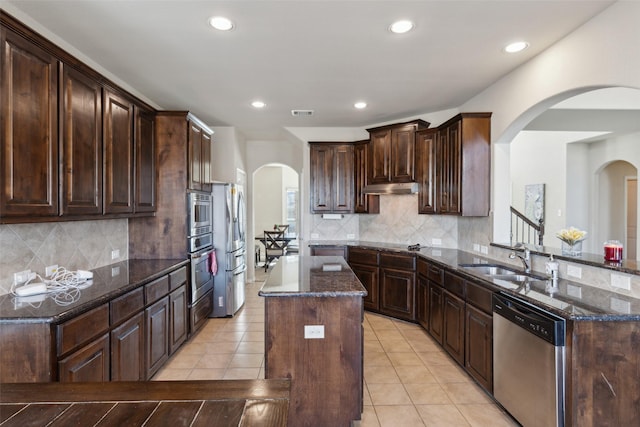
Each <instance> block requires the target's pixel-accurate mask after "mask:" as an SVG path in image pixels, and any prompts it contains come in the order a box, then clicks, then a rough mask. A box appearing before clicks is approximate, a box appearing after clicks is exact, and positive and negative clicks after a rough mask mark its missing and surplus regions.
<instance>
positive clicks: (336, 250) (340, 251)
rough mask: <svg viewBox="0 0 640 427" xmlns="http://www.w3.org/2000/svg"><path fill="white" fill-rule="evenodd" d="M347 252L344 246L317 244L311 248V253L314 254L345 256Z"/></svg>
mask: <svg viewBox="0 0 640 427" xmlns="http://www.w3.org/2000/svg"><path fill="white" fill-rule="evenodd" d="M346 252H347V251H346V248H345V247H344V246H320V247H318V246H316V247H312V248H311V255H313V256H341V257H342V258H344V257H345V255H346Z"/></svg>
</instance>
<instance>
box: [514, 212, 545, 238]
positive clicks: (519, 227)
mask: <svg viewBox="0 0 640 427" xmlns="http://www.w3.org/2000/svg"><path fill="white" fill-rule="evenodd" d="M543 237H544V220H543V219H542V218H540V220H539V221H538V223H537V224H536V223H535V222H534V221H532V220H530V219H529V218H527V217H526V216H525V215H524V214H523V213H522V212H519V211H518V210H517V209H515V208H514V207H513V206H511V244H512V245H513V244H516V243H529V244H533V245H540V246H542V239H543Z"/></svg>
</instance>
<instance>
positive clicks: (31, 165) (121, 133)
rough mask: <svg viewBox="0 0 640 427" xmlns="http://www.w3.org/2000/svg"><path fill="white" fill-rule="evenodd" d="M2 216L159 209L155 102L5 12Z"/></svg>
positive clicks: (0, 219)
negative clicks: (147, 101)
mask: <svg viewBox="0 0 640 427" xmlns="http://www.w3.org/2000/svg"><path fill="white" fill-rule="evenodd" d="M0 24H1V25H0V44H1V47H0V50H1V52H0V53H1V54H2V61H1V62H0V63H1V69H0V82H1V85H2V86H1V88H0V128H1V129H2V138H1V139H0V159H2V160H1V161H2V166H0V171H1V172H0V185H1V186H2V192H1V193H0V223H26V222H46V221H65V220H77V219H97V218H111V217H126V216H132V215H137V214H139V215H140V216H145V215H146V216H148V215H150V214H151V213H153V212H154V211H155V210H156V208H155V199H156V189H155V180H156V170H155V161H156V159H155V141H154V137H155V135H154V133H155V130H154V114H155V111H154V110H153V108H151V107H149V106H148V105H146V104H145V103H144V102H143V101H140V100H138V99H137V98H135V97H134V96H132V95H130V94H128V93H127V92H126V91H124V90H121V89H119V88H118V87H117V86H116V85H114V84H113V83H112V82H110V81H109V80H108V79H107V78H106V77H104V76H102V75H101V74H99V73H97V72H96V71H94V70H93V69H91V68H90V67H88V66H86V65H85V64H83V63H81V62H80V61H78V60H77V59H76V58H74V57H73V56H71V55H69V54H68V53H67V52H65V51H64V50H62V49H60V48H59V47H58V46H56V45H54V44H53V43H51V42H50V41H48V40H46V39H45V38H43V37H41V36H40V35H38V34H37V33H35V32H33V31H32V30H31V29H29V28H28V27H26V26H24V24H22V23H20V22H19V21H17V20H15V19H14V18H12V17H11V16H9V15H7V14H6V13H4V12H3V11H2V10H0Z"/></svg>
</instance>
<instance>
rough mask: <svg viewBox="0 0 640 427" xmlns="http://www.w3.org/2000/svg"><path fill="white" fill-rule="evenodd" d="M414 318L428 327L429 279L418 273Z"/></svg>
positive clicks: (421, 324)
mask: <svg viewBox="0 0 640 427" xmlns="http://www.w3.org/2000/svg"><path fill="white" fill-rule="evenodd" d="M416 320H417V321H418V323H419V324H420V326H422V327H423V328H425V329H427V330H428V329H429V281H428V280H427V279H426V278H424V277H423V276H422V275H420V274H418V282H417V286H416Z"/></svg>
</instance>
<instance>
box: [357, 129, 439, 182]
mask: <svg viewBox="0 0 640 427" xmlns="http://www.w3.org/2000/svg"><path fill="white" fill-rule="evenodd" d="M428 127H429V123H428V122H425V121H424V120H414V121H411V122H407V123H397V124H393V125H387V126H380V127H376V128H371V129H367V131H368V132H369V135H370V142H369V144H370V145H369V154H370V156H369V170H368V173H369V184H385V183H388V182H394V183H401V182H414V181H415V133H416V131H418V130H420V129H426V128H428Z"/></svg>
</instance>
